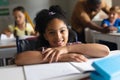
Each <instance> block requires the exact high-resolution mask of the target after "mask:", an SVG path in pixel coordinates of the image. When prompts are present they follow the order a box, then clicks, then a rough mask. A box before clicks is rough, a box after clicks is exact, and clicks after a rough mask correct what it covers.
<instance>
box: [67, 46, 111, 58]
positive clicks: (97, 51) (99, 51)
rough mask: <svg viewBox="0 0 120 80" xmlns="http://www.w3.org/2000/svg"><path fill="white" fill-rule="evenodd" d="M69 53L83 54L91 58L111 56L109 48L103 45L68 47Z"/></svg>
mask: <svg viewBox="0 0 120 80" xmlns="http://www.w3.org/2000/svg"><path fill="white" fill-rule="evenodd" d="M68 51H69V52H76V53H82V54H84V55H87V56H90V57H103V56H106V55H108V54H109V48H108V47H107V46H105V45H101V44H77V45H71V46H68Z"/></svg>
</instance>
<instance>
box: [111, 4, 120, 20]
mask: <svg viewBox="0 0 120 80" xmlns="http://www.w3.org/2000/svg"><path fill="white" fill-rule="evenodd" d="M119 17H120V7H119V6H113V7H111V8H110V13H109V19H110V21H114V20H115V19H117V18H119Z"/></svg>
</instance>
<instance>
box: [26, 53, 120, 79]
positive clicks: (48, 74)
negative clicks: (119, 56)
mask: <svg viewBox="0 0 120 80" xmlns="http://www.w3.org/2000/svg"><path fill="white" fill-rule="evenodd" d="M112 52H113V53H117V51H116V52H114V51H112ZM118 52H120V51H118ZM111 55H112V54H110V56H111ZM99 59H101V58H91V59H89V60H88V61H87V62H83V63H77V62H61V63H60V62H58V63H50V64H37V65H27V66H24V72H25V76H26V80H53V79H55V78H56V79H57V78H58V77H63V76H69V75H75V74H79V75H81V74H83V73H84V74H85V75H86V74H87V76H88V73H87V72H89V71H94V70H95V69H94V68H93V67H92V65H91V64H92V63H93V62H94V61H97V60H99ZM68 80H69V79H68Z"/></svg>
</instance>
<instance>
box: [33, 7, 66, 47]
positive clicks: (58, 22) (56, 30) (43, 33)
mask: <svg viewBox="0 0 120 80" xmlns="http://www.w3.org/2000/svg"><path fill="white" fill-rule="evenodd" d="M35 24H36V27H35V29H36V31H38V32H39V33H40V37H41V39H42V40H41V42H42V43H43V45H42V46H50V47H58V46H65V45H66V44H67V41H68V28H67V22H66V19H65V16H64V12H63V11H62V9H61V8H60V7H59V6H57V5H56V6H51V7H50V8H49V9H43V10H42V11H40V12H39V13H38V14H37V16H36V18H35Z"/></svg>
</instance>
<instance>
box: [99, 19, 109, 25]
mask: <svg viewBox="0 0 120 80" xmlns="http://www.w3.org/2000/svg"><path fill="white" fill-rule="evenodd" d="M101 26H102V27H107V26H110V25H109V22H108V20H107V19H104V20H103V21H102V22H101Z"/></svg>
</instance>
